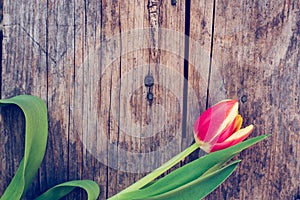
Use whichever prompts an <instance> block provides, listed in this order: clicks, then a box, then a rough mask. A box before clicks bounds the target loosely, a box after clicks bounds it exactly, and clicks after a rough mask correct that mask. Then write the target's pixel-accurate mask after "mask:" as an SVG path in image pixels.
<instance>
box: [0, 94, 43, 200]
mask: <svg viewBox="0 0 300 200" xmlns="http://www.w3.org/2000/svg"><path fill="white" fill-rule="evenodd" d="M9 104H14V105H17V106H19V107H20V108H21V110H22V111H23V113H24V116H25V120H26V127H25V131H26V135H25V148H24V157H23V159H22V160H21V162H20V166H19V168H18V170H17V172H16V174H15V176H14V178H13V179H12V181H11V182H10V184H9V186H8V187H7V189H6V190H5V192H4V194H3V196H2V197H1V200H10V199H21V197H22V196H23V195H24V194H25V192H26V190H27V189H28V187H29V185H30V184H31V182H32V180H33V178H34V176H35V174H36V172H37V170H38V168H39V166H40V164H41V162H42V160H43V157H44V154H45V149H46V143H47V135H48V118H47V108H46V105H45V103H44V101H42V100H41V99H39V98H38V97H35V96H29V95H21V96H16V97H13V98H10V99H4V100H0V105H1V106H4V105H9Z"/></svg>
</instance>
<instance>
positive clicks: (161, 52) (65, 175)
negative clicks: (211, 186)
mask: <svg viewBox="0 0 300 200" xmlns="http://www.w3.org/2000/svg"><path fill="white" fill-rule="evenodd" d="M185 6H186V2H185V1H177V3H176V5H171V2H170V1H152V0H151V1H146V0H145V1H139V0H136V1H131V2H122V1H101V2H100V1H97V0H90V1H84V2H82V1H57V0H49V1H47V2H46V1H40V2H36V1H29V2H28V1H26V2H12V1H9V0H6V1H4V30H3V31H4V32H3V34H4V40H3V55H2V58H3V59H2V75H1V80H2V83H1V93H2V98H4V97H9V96H13V95H16V94H23V93H28V94H34V95H37V96H40V97H42V98H43V99H45V100H46V101H47V103H48V108H49V119H50V127H49V131H50V132H49V134H50V136H49V142H48V147H47V154H46V158H45V160H44V163H43V164H42V167H41V170H40V172H39V175H38V177H37V178H36V180H35V181H34V184H33V185H32V188H31V189H30V191H29V193H28V195H27V198H28V199H32V198H33V197H34V196H36V195H37V194H39V193H41V192H42V191H45V190H46V189H47V188H49V187H50V186H53V185H55V184H57V183H60V182H62V181H66V180H71V179H94V180H96V181H97V182H98V183H99V185H100V187H101V197H100V199H106V198H107V197H109V196H111V195H113V194H115V193H116V192H118V191H120V190H122V189H123V188H125V187H126V186H128V185H130V184H131V183H133V182H134V181H136V180H137V179H139V178H140V177H141V176H142V175H144V174H145V173H146V171H149V170H152V169H153V168H154V167H155V166H157V165H160V164H161V163H162V162H164V161H166V160H167V159H168V158H170V157H171V156H172V155H174V154H176V153H178V152H179V151H180V150H181V149H182V148H185V147H186V146H187V145H188V144H189V143H190V142H191V140H190V139H191V138H192V136H193V133H192V126H193V123H194V120H195V119H196V117H197V116H198V115H199V113H200V112H201V111H203V110H204V109H205V107H206V100H207V94H209V101H208V105H212V104H213V103H215V102H217V101H218V100H221V99H223V98H225V97H228V98H237V99H239V100H240V103H241V108H240V111H241V113H242V115H243V116H246V121H245V124H248V123H251V122H253V123H254V124H255V126H256V131H255V132H254V133H253V135H259V134H263V133H273V136H272V137H271V138H270V139H269V140H268V141H265V142H264V143H261V144H260V145H258V146H257V147H256V148H252V149H250V150H247V151H246V152H245V153H243V154H241V156H239V157H240V158H241V159H243V160H244V161H243V163H242V165H241V166H240V167H239V169H238V171H237V173H235V175H233V176H232V177H231V178H230V179H229V180H228V181H226V183H225V184H224V185H222V186H221V187H220V188H219V189H217V190H216V192H214V193H213V194H212V195H211V196H210V197H208V198H207V199H225V198H226V199H227V198H228V199H266V198H267V199H268V198H271V199H272V198H278V197H279V198H280V199H290V198H298V197H299V190H300V189H299V184H300V183H299V182H300V177H299V174H300V173H299V167H297V166H298V162H297V157H298V156H299V98H298V97H299V44H298V43H299V23H300V22H299V21H300V20H299V18H300V17H299V3H298V2H297V1H286V2H267V3H266V2H263V1H259V0H256V1H254V2H248V1H241V2H238V1H230V2H229V1H221V0H220V1H215V12H214V3H213V1H191V5H190V40H189V52H188V55H189V57H188V62H189V65H188V74H184V69H183V66H184V61H183V58H184V56H185V55H187V54H185V52H184V49H185V48H186V47H187V43H185V39H184V37H183V36H184V33H185V32H186V30H185V29H187V27H185V16H188V13H185ZM187 10H189V9H187ZM213 13H215V16H213ZM186 14H187V15H186ZM148 28H152V29H151V30H150V29H148ZM136 29H139V30H138V31H137V30H136ZM212 36H213V41H212V40H211V39H212ZM211 47H213V49H211ZM211 54H212V56H213V57H212V59H210V56H211ZM210 67H211V73H210V71H209V70H210ZM148 71H150V74H151V75H153V77H154V81H155V83H154V86H153V88H152V92H153V93H154V101H153V103H152V106H149V102H148V101H147V99H146V95H147V92H148V90H147V88H146V87H145V86H144V83H143V81H144V78H145V76H146V75H147V74H148ZM184 75H185V76H186V77H188V84H187V85H186V88H184V81H185V77H184ZM208 87H209V93H207V91H206V90H207V88H208ZM184 89H187V93H185V92H184ZM184 95H187V96H186V97H185V96H184ZM185 100H186V101H187V102H186V108H187V110H186V113H185V114H186V117H187V119H182V117H184V116H185V114H184V113H183V110H182V109H184V108H185V105H184V103H185V102H184V101H185ZM11 111H12V113H10V112H11ZM1 116H2V117H1V127H0V128H1V130H2V132H1V135H0V144H1V149H0V152H1V159H2V161H3V162H1V165H0V173H1V174H2V175H3V174H5V176H1V181H0V188H1V189H0V193H2V192H3V191H4V189H5V187H6V186H7V184H8V183H9V180H10V178H11V177H12V176H13V174H14V172H15V170H16V168H17V166H18V163H19V160H20V159H21V157H22V148H20V145H21V144H22V143H23V140H24V138H23V137H22V136H21V137H20V136H19V134H20V133H22V131H24V129H22V127H24V121H23V120H22V116H21V115H20V112H19V111H18V109H16V108H14V107H11V108H9V109H8V110H3V111H1ZM16 120H17V122H16ZM184 120H186V123H185V122H184ZM4 122H6V123H8V124H3V123H4ZM182 125H183V126H182ZM15 128H17V129H21V131H20V132H15V131H13V130H14V129H15ZM182 129H183V130H182ZM9 132H12V134H9ZM165 147H167V148H166V149H165V150H164V149H163V148H165ZM152 152H158V154H152ZM6 155H9V157H8V156H6ZM12 158H14V159H12ZM145 160H146V161H145ZM253 163H255V164H253ZM249 172H251V173H250V174H249ZM74 198H85V194H84V193H82V192H79V191H76V192H74V193H73V194H72V195H71V196H69V197H68V198H67V199H74Z"/></svg>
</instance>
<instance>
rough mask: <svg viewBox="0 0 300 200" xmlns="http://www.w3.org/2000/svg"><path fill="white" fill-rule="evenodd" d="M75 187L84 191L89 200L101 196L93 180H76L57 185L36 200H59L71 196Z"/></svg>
mask: <svg viewBox="0 0 300 200" xmlns="http://www.w3.org/2000/svg"><path fill="white" fill-rule="evenodd" d="M75 187H79V188H82V189H84V190H85V191H86V192H87V194H88V200H95V199H97V197H98V196H99V193H100V189H99V186H98V185H97V184H96V183H95V182H94V181H91V180H75V181H69V182H65V183H62V184H59V185H56V186H54V187H52V188H51V189H49V190H48V191H46V192H45V193H44V194H42V195H41V196H39V197H38V198H36V199H35V200H57V199H60V198H62V197H64V196H66V195H67V194H69V193H70V192H71V191H72V190H73V189H75Z"/></svg>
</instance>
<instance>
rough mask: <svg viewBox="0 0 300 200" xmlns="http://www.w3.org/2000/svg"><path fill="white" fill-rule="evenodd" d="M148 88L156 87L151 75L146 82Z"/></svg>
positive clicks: (146, 78)
mask: <svg viewBox="0 0 300 200" xmlns="http://www.w3.org/2000/svg"><path fill="white" fill-rule="evenodd" d="M144 83H145V86H146V87H152V86H153V85H154V78H153V76H151V75H147V76H146V77H145V80H144Z"/></svg>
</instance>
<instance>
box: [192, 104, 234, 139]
mask: <svg viewBox="0 0 300 200" xmlns="http://www.w3.org/2000/svg"><path fill="white" fill-rule="evenodd" d="M237 112H238V102H237V101H236V100H230V99H228V100H224V101H221V102H219V103H217V104H215V105H214V106H212V107H210V108H208V109H207V110H206V111H205V112H203V113H202V114H201V115H200V117H199V118H198V119H197V120H196V122H195V124H194V134H195V138H196V141H202V142H210V141H212V140H213V139H215V138H216V137H218V135H219V134H220V133H221V132H222V130H223V129H224V128H226V126H227V125H228V124H229V123H230V122H231V121H233V120H234V119H235V118H236V115H237Z"/></svg>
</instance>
